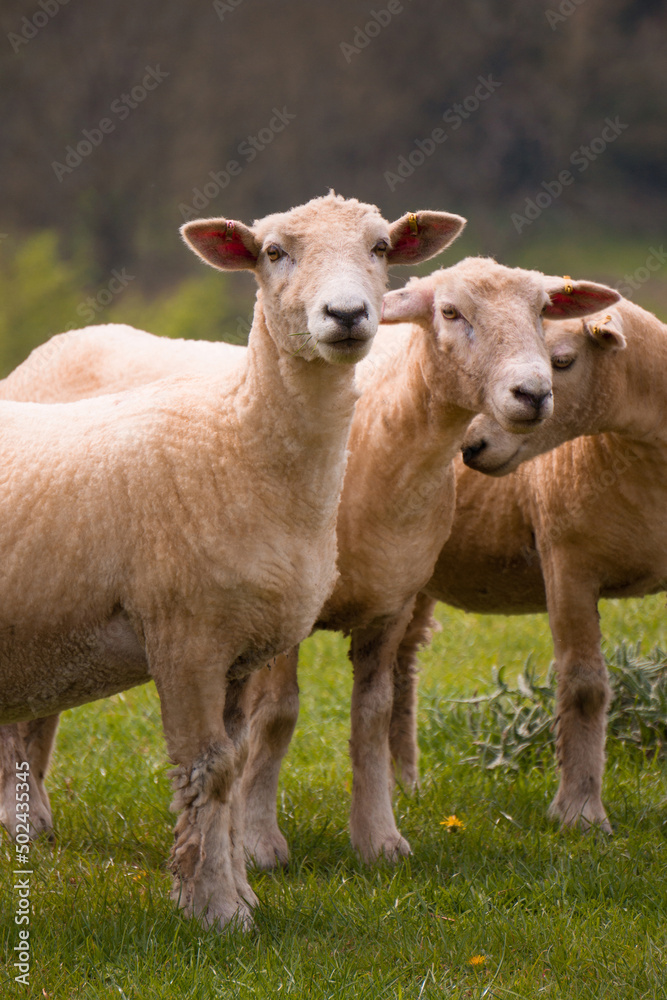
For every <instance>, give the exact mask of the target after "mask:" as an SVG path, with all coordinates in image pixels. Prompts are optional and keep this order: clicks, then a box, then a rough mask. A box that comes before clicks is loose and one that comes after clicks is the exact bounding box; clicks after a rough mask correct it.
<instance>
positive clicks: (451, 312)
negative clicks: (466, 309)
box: [440, 306, 461, 319]
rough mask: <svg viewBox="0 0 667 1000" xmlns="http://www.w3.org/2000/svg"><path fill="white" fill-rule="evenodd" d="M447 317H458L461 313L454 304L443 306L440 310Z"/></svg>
mask: <svg viewBox="0 0 667 1000" xmlns="http://www.w3.org/2000/svg"><path fill="white" fill-rule="evenodd" d="M440 311H441V313H442V315H443V316H444V317H445V319H458V318H459V316H460V315H461V313H460V312H459V311H458V309H455V308H454V306H443V307H442V309H441V310H440Z"/></svg>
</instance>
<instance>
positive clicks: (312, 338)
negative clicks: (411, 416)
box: [181, 193, 465, 363]
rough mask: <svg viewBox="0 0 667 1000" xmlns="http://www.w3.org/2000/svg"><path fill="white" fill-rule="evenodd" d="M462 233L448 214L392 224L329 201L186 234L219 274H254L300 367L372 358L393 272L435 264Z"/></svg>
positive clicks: (213, 222) (347, 203)
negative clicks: (392, 267) (249, 223)
mask: <svg viewBox="0 0 667 1000" xmlns="http://www.w3.org/2000/svg"><path fill="white" fill-rule="evenodd" d="M464 225H465V220H464V219H462V218H461V217H460V216H458V215H450V214H449V213H446V212H418V213H416V214H410V215H405V216H403V217H402V218H401V219H398V220H397V221H396V222H394V223H388V222H386V221H385V220H384V219H383V218H382V216H381V215H380V213H379V211H378V209H377V208H375V206H373V205H365V204H363V203H362V202H359V201H356V200H355V199H350V200H346V199H344V198H341V197H339V196H336V195H334V194H333V193H332V194H329V195H327V196H326V197H324V198H316V199H314V200H313V201H310V202H308V203H307V204H306V205H301V206H300V207H298V208H293V209H292V210H291V211H289V212H283V213H280V214H277V215H269V216H267V217H266V218H264V219H261V220H259V221H258V222H255V223H254V225H253V226H246V225H244V224H243V223H241V222H233V221H230V220H227V219H200V220H197V221H195V222H188V223H186V225H184V226H183V227H182V229H181V232H182V234H183V237H184V239H185V241H186V242H187V243H188V245H189V246H190V247H191V248H192V249H193V250H194V251H195V253H197V254H198V255H199V256H200V257H202V258H203V259H204V260H205V261H206V262H207V263H208V264H211V265H212V266H213V267H216V268H219V269H220V270H223V271H236V270H241V269H248V270H251V271H253V272H254V274H255V277H256V278H257V281H258V283H259V286H260V301H261V305H262V308H263V310H264V315H265V317H266V320H267V323H268V326H269V329H270V331H271V334H272V336H273V337H274V339H276V340H277V341H278V343H279V346H280V347H281V348H282V349H283V350H286V351H289V352H290V353H292V354H298V356H300V357H302V358H304V360H311V359H312V358H320V359H323V360H325V361H328V362H332V363H336V362H344V363H345V362H347V363H353V362H356V361H359V360H360V359H361V358H362V357H364V355H365V354H367V353H368V350H369V348H370V344H371V341H372V339H373V336H374V335H375V332H376V330H377V327H378V323H379V321H380V312H381V308H382V294H383V292H384V290H385V288H386V283H387V268H388V266H389V265H390V264H415V263H418V262H419V261H422V260H427V259H428V258H430V257H433V256H434V255H435V254H437V253H439V252H440V251H441V250H443V249H444V248H445V247H446V246H448V245H449V244H450V243H451V242H452V241H453V240H454V239H455V238H456V236H458V234H459V232H460V231H461V230H462V229H463V226H464Z"/></svg>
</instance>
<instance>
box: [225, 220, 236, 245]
mask: <svg viewBox="0 0 667 1000" xmlns="http://www.w3.org/2000/svg"><path fill="white" fill-rule="evenodd" d="M225 239H226V240H233V239H234V223H233V222H229V221H228V222H227V233H226V235H225Z"/></svg>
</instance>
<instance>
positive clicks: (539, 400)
mask: <svg viewBox="0 0 667 1000" xmlns="http://www.w3.org/2000/svg"><path fill="white" fill-rule="evenodd" d="M512 395H513V396H514V398H515V399H518V400H519V402H520V403H525V404H526V405H527V406H530V407H532V408H533V409H534V410H535V413H539V412H540V410H541V409H542V404H543V403H544V402H545V401H546V400H547V399H550V398H551V390H550V389H549V390H548V391H547V392H530V391H529V390H528V389H525V388H524V387H523V386H517V387H516V388H515V389H512Z"/></svg>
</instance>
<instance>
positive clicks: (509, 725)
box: [436, 644, 667, 770]
mask: <svg viewBox="0 0 667 1000" xmlns="http://www.w3.org/2000/svg"><path fill="white" fill-rule="evenodd" d="M608 668H609V677H610V681H611V689H612V701H611V705H610V709H609V721H608V736H609V739H610V740H616V741H620V742H622V743H627V744H629V745H631V746H634V747H637V748H638V749H640V750H642V751H644V752H646V753H650V754H655V755H661V756H664V753H665V748H666V745H667V656H666V655H665V653H664V652H663V651H662V650H661V649H659V648H657V647H656V648H655V649H654V650H653V652H652V653H651V654H650V655H649V656H648V657H642V656H641V653H640V646H639V644H638V645H637V646H636V647H635V649H634V650H632V649H629V648H628V647H627V646H626V645H620V646H618V647H617V648H616V649H615V650H614V652H613V654H612V655H611V657H610V658H609V660H608ZM493 680H494V685H495V687H494V690H493V691H491V692H490V693H489V694H484V695H476V696H474V697H472V698H463V699H456V700H455V701H453V702H452V703H451V704H452V705H453V709H452V711H453V713H454V716H455V717H456V716H457V715H458V718H457V722H458V724H459V725H460V724H461V723H462V722H463V720H465V725H466V726H467V727H468V729H469V730H470V732H471V733H472V736H473V740H472V743H473V746H474V747H475V756H474V757H471V758H468V759H467V763H480V764H482V765H483V766H484V767H486V768H487V769H489V770H493V769H494V768H503V769H506V770H519V769H520V768H521V767H522V766H523V765H524V764H526V763H528V764H529V765H531V766H532V765H534V764H535V762H536V761H541V760H544V755H545V754H547V755H548V756H549V758H551V757H552V756H553V748H554V744H555V735H554V726H553V718H554V704H555V684H556V678H555V673H554V670H553V665H552V666H551V667H550V668H549V671H548V673H547V676H546V679H545V681H544V682H543V683H541V682H540V681H539V678H538V676H537V670H536V668H535V666H534V664H532V663H531V661H530V659H529V660H528V662H527V663H526V667H525V670H524V672H523V673H521V674H519V676H518V678H517V681H516V686H511V685H510V684H509V683H508V682H507V681H506V680H505V670H504V668H500V669H498V668H495V667H494V668H493ZM439 721H440V724H442V725H447V724H450V725H451V724H452V722H453V720H452V722H449V723H447V722H446V721H445V720H444V719H442V718H441V719H440V720H439ZM436 724H437V723H436ZM549 763H550V765H551V760H550V761H549Z"/></svg>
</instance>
